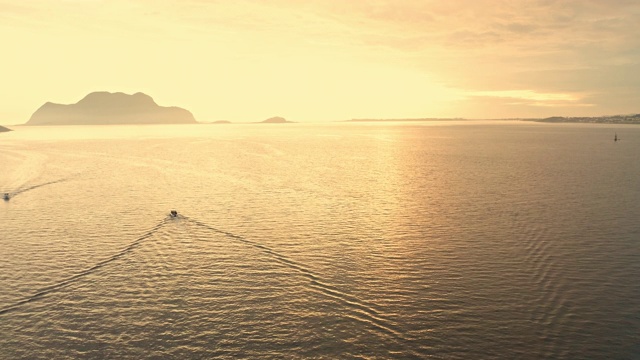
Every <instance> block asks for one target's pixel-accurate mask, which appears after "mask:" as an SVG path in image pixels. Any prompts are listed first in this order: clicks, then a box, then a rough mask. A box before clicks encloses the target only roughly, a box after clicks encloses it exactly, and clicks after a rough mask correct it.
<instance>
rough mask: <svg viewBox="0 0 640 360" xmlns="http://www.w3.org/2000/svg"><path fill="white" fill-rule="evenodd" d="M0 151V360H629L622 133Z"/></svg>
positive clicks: (440, 126)
mask: <svg viewBox="0 0 640 360" xmlns="http://www.w3.org/2000/svg"><path fill="white" fill-rule="evenodd" d="M14 129H15V131H14V132H11V133H4V134H0V192H3V193H4V192H6V193H10V194H11V199H10V200H9V201H0V358H2V359H82V358H87V359H107V358H112V359H113V358H130V359H147V358H154V359H172V358H173V359H209V358H217V359H237V358H251V359H262V358H265V359H266V358H274V359H306V358H318V359H409V358H416V359H421V358H427V359H429V358H433V359H498V358H500V359H633V358H636V359H637V358H640V281H639V280H638V279H640V160H639V159H640V127H636V126H622V125H617V126H615V125H593V124H590V125H587V124H539V123H530V122H480V121H478V122H475V121H474V122H464V121H460V122H433V123H429V122H426V123H331V124H273V125H266V124H261V125H249V124H232V125H181V126H106V127H100V126H85V127H73V126H68V127H15V128H14ZM616 132H617V134H618V135H619V136H620V137H621V138H622V140H621V141H619V142H614V141H613V135H614V133H616ZM171 209H175V210H177V211H178V212H179V216H178V217H177V218H171V217H169V216H168V214H169V211H170V210H171Z"/></svg>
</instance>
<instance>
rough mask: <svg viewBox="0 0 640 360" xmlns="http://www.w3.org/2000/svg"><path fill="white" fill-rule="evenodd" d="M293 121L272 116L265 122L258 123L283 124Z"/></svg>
mask: <svg viewBox="0 0 640 360" xmlns="http://www.w3.org/2000/svg"><path fill="white" fill-rule="evenodd" d="M292 122H293V121H289V120H287V119H285V118H283V117H280V116H274V117H271V118H268V119H267V120H263V121H261V122H260V123H261V124H285V123H292Z"/></svg>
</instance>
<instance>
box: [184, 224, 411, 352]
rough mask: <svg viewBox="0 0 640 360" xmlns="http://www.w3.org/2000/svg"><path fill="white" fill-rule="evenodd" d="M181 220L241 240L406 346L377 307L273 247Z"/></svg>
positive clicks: (355, 316)
mask: <svg viewBox="0 0 640 360" xmlns="http://www.w3.org/2000/svg"><path fill="white" fill-rule="evenodd" d="M183 219H185V220H186V221H189V222H191V223H193V224H195V225H197V226H199V227H203V228H205V229H208V230H210V231H213V232H216V233H219V234H222V235H225V236H227V237H228V238H231V239H234V240H236V241H240V242H242V243H244V244H246V245H248V246H252V247H254V248H257V249H259V250H260V251H262V252H263V253H265V254H266V255H268V256H269V257H271V258H272V259H273V260H275V261H277V262H279V263H280V264H282V265H284V266H286V267H287V268H289V269H291V270H294V271H296V272H297V273H298V274H299V275H301V276H303V277H305V278H307V279H309V283H308V286H309V287H310V288H311V289H313V290H314V291H316V292H318V293H320V294H322V295H323V296H325V297H327V298H330V299H332V300H334V301H337V302H339V303H340V304H341V305H343V306H344V307H345V308H347V309H349V313H347V314H346V315H347V316H348V317H350V318H352V319H355V320H357V321H360V322H363V323H366V324H368V325H370V326H372V327H374V328H376V329H377V330H379V331H382V332H384V333H386V334H388V335H390V336H392V337H393V338H395V339H396V340H397V341H399V342H402V343H406V342H408V341H409V339H407V338H406V337H405V336H404V334H403V333H402V332H401V331H399V330H398V329H397V325H396V324H395V323H394V322H393V321H392V320H390V319H388V318H387V317H386V316H385V315H383V314H382V313H381V311H380V310H377V309H376V307H377V306H376V305H374V304H371V303H368V302H366V301H364V300H362V299H360V298H358V297H356V296H352V295H350V294H347V293H345V292H343V291H341V290H340V289H339V288H337V287H335V286H332V285H330V284H328V283H327V282H326V281H324V280H323V279H322V278H321V276H319V275H318V274H315V273H314V272H313V271H311V270H309V268H308V267H306V266H304V264H302V263H300V262H297V261H295V260H292V259H289V258H287V257H286V256H284V255H282V254H280V253H278V252H277V251H275V250H273V249H272V248H270V247H268V246H266V245H263V244H260V243H257V242H255V241H251V240H249V239H247V238H245V237H243V236H240V235H236V234H234V233H231V232H228V231H224V230H221V229H218V228H215V227H213V226H210V225H208V224H205V223H203V222H201V221H198V220H195V219H192V218H189V217H186V216H183Z"/></svg>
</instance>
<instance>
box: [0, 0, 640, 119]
mask: <svg viewBox="0 0 640 360" xmlns="http://www.w3.org/2000/svg"><path fill="white" fill-rule="evenodd" d="M638 34H640V1H637V0H606V1H605V0H563V1H554V0H520V1H517V0H511V1H507V0H455V1H452V0H439V1H432V0H422V1H418V0H371V1H358V0H353V1H345V0H305V1H302V0H233V1H232V0H14V1H9V0H0V39H1V40H2V41H0V54H1V55H0V124H5V125H11V124H21V123H25V122H26V121H27V120H28V119H29V117H30V116H31V114H32V113H33V112H34V111H35V110H37V109H38V107H40V106H41V105H42V104H44V103H45V102H47V101H50V102H54V103H62V104H71V103H76V102H77V101H79V100H80V99H82V98H83V97H84V96H85V95H87V94H88V93H90V92H93V91H110V92H125V93H129V94H133V93H136V92H144V93H146V94H148V95H150V96H151V97H153V98H154V100H155V101H156V102H157V103H158V104H159V105H163V106H180V107H183V108H186V109H188V110H190V111H191V112H192V113H193V114H194V116H195V117H196V119H197V120H198V121H203V122H207V121H216V120H230V121H261V120H264V119H266V118H269V117H272V116H283V117H285V118H287V119H288V120H292V121H301V122H317V121H335V120H345V119H352V118H432V117H447V118H456V117H463V118H511V117H517V118H530V117H548V116H556V115H557V116H600V115H613V114H631V113H640V101H638V100H640V96H639V95H640V67H639V65H640V36H639V35H638Z"/></svg>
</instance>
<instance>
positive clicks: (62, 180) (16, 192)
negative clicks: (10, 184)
mask: <svg viewBox="0 0 640 360" xmlns="http://www.w3.org/2000/svg"><path fill="white" fill-rule="evenodd" d="M72 178H73V176H70V177H66V178H62V179H58V180H53V181H48V182H45V183H41V184H36V185H31V186H27V187H21V188H18V189H17V190H15V191H13V192H10V191H9V192H3V194H8V196H9V198H14V197H16V196H17V195H20V194H22V193H25V192H27V191H31V190H35V189H37V188H41V187H43V186H47V185H53V184H57V183H61V182H65V181H69V180H71V179H72ZM7 200H8V199H7Z"/></svg>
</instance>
